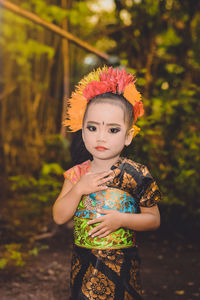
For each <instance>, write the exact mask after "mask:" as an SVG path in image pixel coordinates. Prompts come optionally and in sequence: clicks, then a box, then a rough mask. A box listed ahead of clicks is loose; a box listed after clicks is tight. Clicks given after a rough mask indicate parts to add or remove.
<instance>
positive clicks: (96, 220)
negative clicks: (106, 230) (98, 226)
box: [87, 217, 104, 225]
mask: <svg viewBox="0 0 200 300" xmlns="http://www.w3.org/2000/svg"><path fill="white" fill-rule="evenodd" d="M103 219H104V218H103V217H98V218H96V219H93V220H90V221H88V222H87V224H88V225H91V224H95V223H99V222H102V221H103Z"/></svg>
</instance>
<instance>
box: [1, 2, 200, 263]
mask: <svg viewBox="0 0 200 300" xmlns="http://www.w3.org/2000/svg"><path fill="white" fill-rule="evenodd" d="M10 2H11V3H14V4H16V5H18V6H19V7H21V8H23V9H25V10H28V11H31V12H32V13H34V14H36V15H37V16H39V17H41V18H42V19H43V20H46V21H48V22H51V23H53V24H55V25H58V26H60V27H62V28H64V29H65V30H68V31H69V32H70V33H72V34H74V35H75V36H77V37H79V38H80V39H81V40H83V41H86V42H88V43H89V44H90V45H92V46H93V47H95V48H97V49H99V50H100V51H103V52H106V53H107V54H108V55H109V60H105V59H102V58H100V57H99V56H98V55H95V54H93V53H89V52H88V51H86V50H84V49H83V48H81V47H79V46H78V45H76V44H74V43H71V42H70V41H67V40H66V39H65V40H64V39H62V38H61V37H60V36H59V35H57V34H55V33H54V32H52V31H50V30H47V29H45V28H43V27H41V26H39V25H37V24H34V23H33V22H31V21H30V20H28V19H25V18H23V17H20V16H19V15H17V14H15V13H13V12H11V11H9V10H6V9H3V8H2V7H1V15H0V17H1V29H0V47H1V51H0V60H1V75H2V76H1V79H0V86H1V92H0V164H1V168H0V189H1V203H0V208H1V211H0V223H1V229H0V232H1V237H0V238H1V242H2V243H1V246H0V251H1V253H3V256H2V258H1V259H0V268H5V267H6V266H7V265H9V264H10V263H11V264H12V263H13V262H14V263H15V264H17V265H23V264H24V257H25V256H26V255H28V253H31V252H30V251H33V249H35V248H32V247H33V245H34V238H35V236H36V235H38V234H44V233H46V232H47V231H48V230H50V229H49V228H51V225H50V224H52V217H51V207H52V204H53V202H54V200H55V199H56V197H57V195H58V193H59V191H60V188H61V186H62V182H63V178H62V173H63V171H64V170H66V169H67V168H69V167H70V166H71V165H72V162H71V156H70V143H71V139H72V135H71V134H68V133H67V134H66V133H65V132H64V131H63V128H62V126H61V123H62V119H63V117H64V114H65V109H66V107H65V104H64V103H63V98H64V97H65V96H68V95H69V94H70V92H71V91H72V90H73V88H74V86H75V84H77V82H78V81H79V80H80V78H82V77H83V76H84V75H86V74H87V73H88V72H89V71H91V70H92V69H93V68H96V67H98V66H103V65H104V64H107V65H114V66H118V67H119V66H120V67H123V66H124V67H126V68H127V70H128V71H130V72H132V73H134V74H135V75H136V77H137V87H138V89H139V90H140V91H141V93H142V95H143V101H144V106H145V115H144V117H143V118H141V119H140V120H139V122H138V125H139V126H140V127H141V128H142V130H141V133H140V135H139V136H138V137H136V138H135V140H134V142H133V145H132V146H131V147H129V149H128V150H127V152H128V156H129V157H130V158H132V159H134V160H135V161H138V162H142V163H143V164H146V165H148V167H149V168H150V170H151V173H152V174H153V176H154V177H155V178H156V180H157V181H158V183H159V186H160V189H161V192H162V202H161V204H160V208H161V214H162V226H163V228H164V229H163V230H164V231H165V232H167V231H169V232H170V231H171V230H172V229H173V228H176V231H177V232H179V233H180V234H183V235H184V236H185V235H192V236H194V237H195V235H196V234H197V231H195V230H198V224H199V223H198V220H199V215H200V209H199V203H200V185H199V170H200V155H199V149H200V118H199V112H200V104H199V98H200V86H199V78H200V39H199V36H200V2H199V1H195V0H190V1H189V0H161V1H154V0H135V1H131V0H115V1H114V0H109V1H108V0H107V1H99V0H98V1H92V0H86V1H74V0H69V1H67V0H46V1H44V0H29V1H23V0H15V1H14V0H13V1H10ZM24 245H26V246H25V248H24ZM22 248H23V249H25V250H22ZM31 249H32V250H31ZM34 251H36V252H37V251H38V250H34Z"/></svg>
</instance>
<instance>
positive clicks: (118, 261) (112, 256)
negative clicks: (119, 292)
mask: <svg viewBox="0 0 200 300" xmlns="http://www.w3.org/2000/svg"><path fill="white" fill-rule="evenodd" d="M92 253H93V254H94V255H95V256H96V257H97V258H99V259H101V261H102V262H103V263H104V264H105V265H106V266H108V267H109V268H110V269H112V270H113V271H114V272H116V273H117V274H118V275H120V271H121V266H122V264H123V261H124V253H123V252H122V251H120V250H119V249H117V250H113V249H109V250H106V251H105V250H96V249H93V250H92Z"/></svg>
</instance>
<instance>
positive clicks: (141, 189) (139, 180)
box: [64, 157, 161, 207]
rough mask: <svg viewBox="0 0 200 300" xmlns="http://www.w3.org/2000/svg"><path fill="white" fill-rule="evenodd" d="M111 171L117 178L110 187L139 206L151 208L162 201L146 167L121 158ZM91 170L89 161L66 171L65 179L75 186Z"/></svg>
mask: <svg viewBox="0 0 200 300" xmlns="http://www.w3.org/2000/svg"><path fill="white" fill-rule="evenodd" d="M111 169H112V170H113V172H114V174H115V178H114V179H113V181H112V182H110V183H109V184H108V186H109V187H114V188H118V189H120V190H123V191H126V192H127V193H129V194H130V195H131V196H132V197H133V198H134V199H135V200H136V202H137V203H138V206H142V207H151V206H153V205H156V204H157V203H158V202H159V201H160V198H161V194H160V191H159V189H158V186H157V184H156V182H155V180H154V179H153V177H152V176H151V174H150V172H149V170H148V168H147V167H146V166H144V165H142V164H139V163H136V162H134V161H132V160H130V159H127V158H123V157H121V158H120V159H119V161H118V162H117V163H116V164H115V165H113V166H112V167H111ZM89 170H90V161H89V160H88V161H86V162H84V163H82V164H80V165H76V166H74V167H72V168H71V169H69V170H68V171H66V172H65V173H64V177H65V178H67V179H69V180H70V181H71V182H72V183H73V184H74V183H76V182H77V181H78V180H79V179H80V178H81V176H82V175H84V174H85V173H87V172H88V171H89Z"/></svg>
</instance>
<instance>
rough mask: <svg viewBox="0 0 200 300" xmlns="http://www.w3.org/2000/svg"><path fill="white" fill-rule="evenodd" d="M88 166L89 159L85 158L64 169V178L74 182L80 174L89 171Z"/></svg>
mask: <svg viewBox="0 0 200 300" xmlns="http://www.w3.org/2000/svg"><path fill="white" fill-rule="evenodd" d="M89 168H90V160H87V161H85V162H83V163H81V164H79V165H76V166H74V167H72V168H70V169H69V170H67V171H65V172H64V174H63V176H64V178H67V179H69V181H71V182H72V183H76V182H77V181H78V180H79V179H80V178H81V176H83V175H84V174H85V173H87V172H88V171H89Z"/></svg>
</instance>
